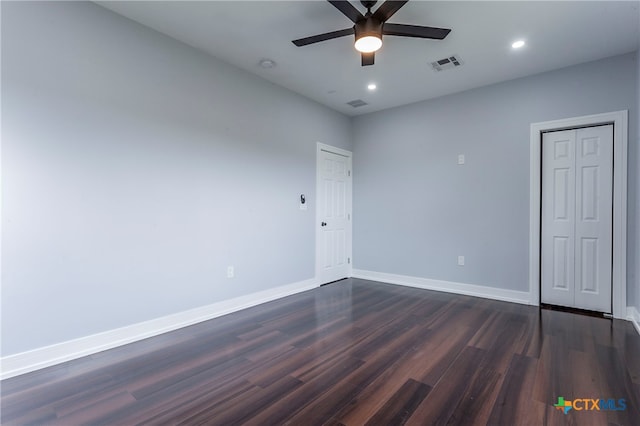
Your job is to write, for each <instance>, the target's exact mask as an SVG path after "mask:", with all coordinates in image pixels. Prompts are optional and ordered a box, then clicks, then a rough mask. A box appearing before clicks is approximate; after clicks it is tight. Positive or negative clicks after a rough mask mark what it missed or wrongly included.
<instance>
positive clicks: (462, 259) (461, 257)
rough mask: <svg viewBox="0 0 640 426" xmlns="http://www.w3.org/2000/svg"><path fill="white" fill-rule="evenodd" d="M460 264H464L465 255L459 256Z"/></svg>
mask: <svg viewBox="0 0 640 426" xmlns="http://www.w3.org/2000/svg"><path fill="white" fill-rule="evenodd" d="M458 266H464V256H458Z"/></svg>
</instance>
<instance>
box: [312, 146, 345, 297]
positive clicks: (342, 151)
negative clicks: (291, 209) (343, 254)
mask: <svg viewBox="0 0 640 426" xmlns="http://www.w3.org/2000/svg"><path fill="white" fill-rule="evenodd" d="M322 151H325V152H331V153H333V154H337V155H342V156H344V157H347V158H348V170H349V172H348V173H349V176H348V180H347V194H346V198H347V200H346V202H347V214H348V215H349V216H348V223H349V224H348V226H347V257H348V258H349V259H350V262H349V266H348V270H347V272H348V275H347V276H348V277H350V276H351V275H353V256H352V254H353V244H352V242H353V212H352V210H353V208H352V206H353V189H352V187H353V185H352V182H353V176H352V175H353V173H352V172H351V170H352V169H353V153H352V152H351V151H347V150H345V149H342V148H337V147H335V146H331V145H327V144H324V143H321V142H317V144H316V221H315V223H314V224H313V226H315V230H316V233H315V234H316V270H315V280H316V282H317V283H318V284H319V285H321V284H325V283H323V282H320V269H321V266H320V265H321V259H320V253H321V247H320V240H321V238H320V232H321V231H320V227H319V226H318V224H319V223H320V209H319V208H318V206H319V205H320V202H321V201H320V167H321V164H320V153H321V152H322Z"/></svg>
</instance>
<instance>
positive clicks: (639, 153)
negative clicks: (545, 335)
mask: <svg viewBox="0 0 640 426" xmlns="http://www.w3.org/2000/svg"><path fill="white" fill-rule="evenodd" d="M638 14H639V18H640V10H638ZM636 60H637V61H636V77H637V81H636V88H637V92H636V93H637V98H636V106H637V108H638V109H636V114H635V118H636V125H637V127H636V128H637V130H636V157H635V158H636V162H635V164H633V163H632V162H631V161H629V168H631V167H633V169H634V172H635V174H636V211H635V215H636V221H637V222H636V263H635V265H636V276H635V303H631V302H633V299H632V298H630V299H629V301H630V303H629V305H634V306H635V307H636V309H637V310H638V312H640V219H638V216H640V170H638V168H639V167H640V50H638V51H637V52H636ZM629 235H633V234H629ZM630 292H631V291H630ZM632 296H633V295H632Z"/></svg>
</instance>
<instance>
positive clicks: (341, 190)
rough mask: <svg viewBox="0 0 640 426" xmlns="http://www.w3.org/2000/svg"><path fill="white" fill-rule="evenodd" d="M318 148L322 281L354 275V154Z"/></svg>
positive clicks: (317, 248)
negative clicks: (352, 200)
mask: <svg viewBox="0 0 640 426" xmlns="http://www.w3.org/2000/svg"><path fill="white" fill-rule="evenodd" d="M335 151H338V152H333V151H329V150H328V149H326V148H319V150H318V166H317V167H318V188H317V191H318V196H317V199H318V204H317V209H318V215H317V221H318V223H317V227H318V228H317V231H318V232H317V233H316V235H317V245H316V252H317V259H316V262H317V269H318V271H317V272H318V279H319V280H320V282H321V283H328V282H331V281H336V280H339V279H342V278H346V277H348V276H350V271H351V258H350V257H351V156H350V153H347V152H342V151H341V150H337V149H336V150H335Z"/></svg>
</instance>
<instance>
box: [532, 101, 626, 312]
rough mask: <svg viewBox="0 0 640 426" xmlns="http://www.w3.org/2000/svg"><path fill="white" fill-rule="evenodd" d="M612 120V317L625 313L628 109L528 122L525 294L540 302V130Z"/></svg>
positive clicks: (610, 121)
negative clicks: (527, 240) (527, 273)
mask: <svg viewBox="0 0 640 426" xmlns="http://www.w3.org/2000/svg"><path fill="white" fill-rule="evenodd" d="M599 124H613V150H614V152H613V271H612V272H613V277H612V281H613V282H612V288H613V295H612V302H613V317H614V318H619V319H625V318H626V317H627V137H628V136H627V135H628V111H627V110H623V111H614V112H608V113H603V114H594V115H585V116H582V117H573V118H565V119H562V120H553V121H545V122H540V123H532V124H531V131H530V139H529V143H530V145H529V149H530V155H529V161H530V162H529V297H530V301H531V302H530V303H531V304H532V305H534V306H538V305H540V208H541V204H540V194H541V190H542V188H541V175H540V168H541V165H542V157H541V154H542V149H541V148H542V142H541V141H542V132H546V131H552V130H565V129H571V128H575V127H588V126H594V125H599Z"/></svg>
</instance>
